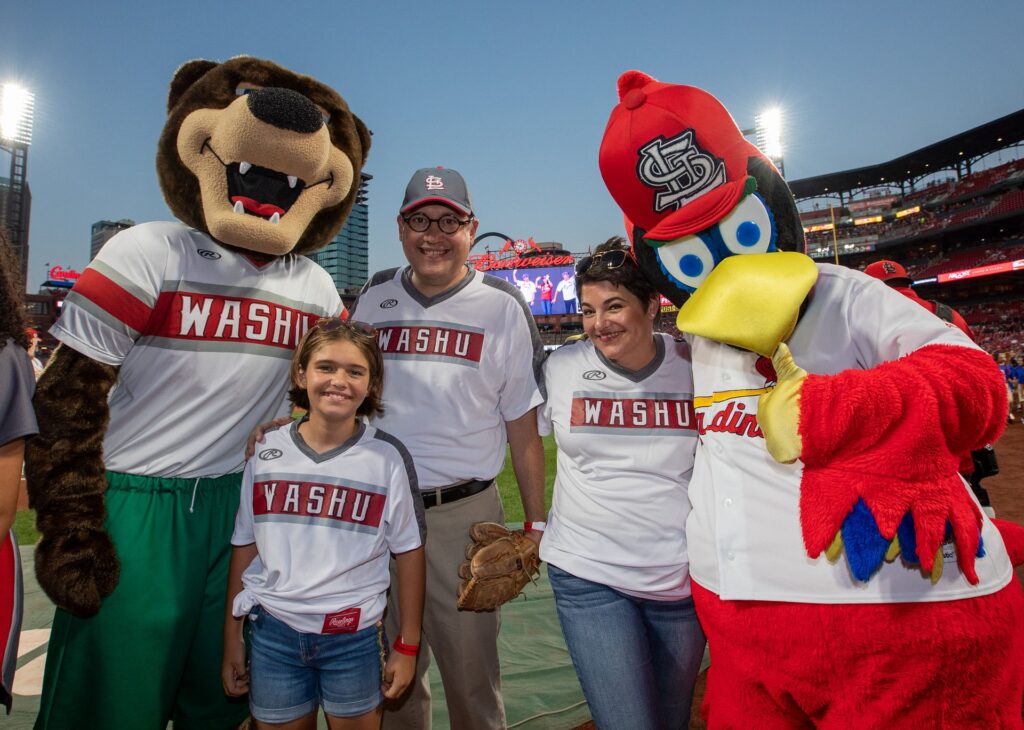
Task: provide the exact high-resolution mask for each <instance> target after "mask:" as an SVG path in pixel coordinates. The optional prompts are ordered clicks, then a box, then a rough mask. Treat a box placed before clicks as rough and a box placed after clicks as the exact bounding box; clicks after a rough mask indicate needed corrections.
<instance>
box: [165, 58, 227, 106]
mask: <svg viewBox="0 0 1024 730" xmlns="http://www.w3.org/2000/svg"><path fill="white" fill-rule="evenodd" d="M219 65H220V64H219V63H217V62H215V61H206V60H204V59H201V58H200V59H196V60H194V61H189V62H187V63H183V64H182V65H181V66H179V67H178V70H177V71H175V72H174V78H172V79H171V90H170V91H169V92H168V94H167V111H168V112H170V111H171V110H172V109H173V108H174V107H175V106H176V105H177V104H178V100H179V99H180V98H181V95H182V94H184V93H185V91H186V90H187V89H188V88H189V87H191V86H192V85H193V84H194V83H195V82H196V81H198V80H199V79H200V78H202V76H203V75H204V74H206V72H207V71H209V70H210V69H212V68H216V67H217V66H219Z"/></svg>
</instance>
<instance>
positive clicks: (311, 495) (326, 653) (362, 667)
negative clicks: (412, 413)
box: [222, 319, 424, 730]
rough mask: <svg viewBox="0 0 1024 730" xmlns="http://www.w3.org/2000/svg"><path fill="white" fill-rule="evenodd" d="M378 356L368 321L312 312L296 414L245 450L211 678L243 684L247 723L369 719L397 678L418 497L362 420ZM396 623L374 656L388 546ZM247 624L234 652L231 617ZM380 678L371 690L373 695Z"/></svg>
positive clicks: (372, 394) (411, 588)
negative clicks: (398, 597) (388, 645)
mask: <svg viewBox="0 0 1024 730" xmlns="http://www.w3.org/2000/svg"><path fill="white" fill-rule="evenodd" d="M383 379H384V363H383V360H382V358H381V356H380V350H379V348H378V347H377V344H376V341H375V339H374V333H373V331H372V330H371V329H369V328H366V329H365V330H364V329H362V328H360V327H359V326H358V325H357V324H353V323H349V322H343V321H342V320H340V319H322V320H320V321H319V322H318V323H317V324H316V325H315V326H314V327H313V328H312V329H310V330H309V332H307V334H306V335H305V337H303V339H302V342H301V343H300V344H299V346H298V348H297V349H296V351H295V355H294V357H293V359H292V367H291V382H292V388H291V392H290V396H291V400H292V403H294V404H295V405H296V406H298V407H300V408H305V409H306V410H307V411H308V415H307V416H306V417H304V418H302V419H301V420H300V421H296V422H294V423H293V424H292V425H291V426H290V427H288V428H287V429H281V430H279V431H276V432H274V433H272V434H270V435H269V437H268V438H267V440H266V445H265V447H264V448H262V449H260V451H259V453H257V454H256V455H255V456H254V457H253V458H252V459H250V460H249V461H248V463H247V464H246V468H245V474H244V477H243V480H242V489H241V500H240V503H239V507H238V515H237V517H236V519H235V530H234V535H233V536H232V538H231V542H232V545H234V548H233V550H232V556H231V570H230V573H229V577H228V597H229V603H228V607H227V610H226V615H225V619H224V661H223V665H222V680H223V683H224V689H225V691H226V692H227V693H228V694H229V695H231V696H236V697H237V696H241V695H243V694H245V693H246V692H248V693H249V706H250V708H251V710H252V715H253V718H254V719H255V720H256V726H257V728H263V727H273V726H280V725H281V724H282V723H287V724H288V727H314V726H315V724H316V712H317V707H318V706H321V707H323V709H324V713H325V714H326V715H327V722H328V725H329V727H331V728H332V730H359V729H360V728H365V729H366V730H371V729H375V728H377V727H378V726H379V725H380V705H381V702H382V700H383V697H384V696H386V697H397V696H399V695H400V694H401V693H402V692H403V691H404V690H405V689H406V688H407V687H408V685H409V682H410V681H411V680H412V677H413V673H414V670H415V663H416V654H417V652H418V650H419V637H420V618H421V615H422V612H423V581H424V560H423V537H424V534H423V533H424V527H423V506H422V500H421V498H420V495H419V490H418V489H417V487H416V472H415V469H414V468H413V465H412V458H411V457H410V456H409V452H408V451H406V450H405V447H404V446H403V445H402V443H401V442H400V441H399V440H398V439H396V438H395V437H394V436H391V435H390V434H388V433H386V432H384V431H381V430H379V429H376V428H374V427H373V426H367V425H366V424H365V423H364V422H363V420H362V417H364V416H369V415H372V414H375V413H380V412H381V410H382V408H381V390H382V387H383ZM391 553H394V554H395V556H396V562H397V565H398V582H399V584H400V585H401V586H402V598H403V603H402V606H401V632H400V633H399V634H398V635H397V636H395V639H394V646H393V649H394V651H393V653H392V654H391V656H390V657H389V658H388V659H387V661H386V663H385V662H384V652H385V638H384V636H383V626H382V623H381V618H382V616H383V614H384V606H385V603H386V592H387V588H388V583H389V581H390V576H389V572H388V560H389V555H390V554H391ZM246 617H248V623H249V626H250V630H251V637H252V657H251V663H250V664H247V663H246V648H245V642H244V640H243V638H242V628H243V624H244V622H245V619H246ZM382 679H383V688H384V690H385V691H384V693H383V696H382V692H381V688H382Z"/></svg>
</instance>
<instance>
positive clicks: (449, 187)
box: [398, 167, 473, 215]
mask: <svg viewBox="0 0 1024 730" xmlns="http://www.w3.org/2000/svg"><path fill="white" fill-rule="evenodd" d="M429 203H440V204H441V205H447V206H448V207H449V208H453V209H454V210H456V211H458V212H460V213H465V214H466V215H473V200H472V198H470V197H469V190H468V189H467V188H466V181H465V180H463V179H462V175H460V174H459V173H458V172H456V171H455V170H450V169H448V168H447V167H424V168H423V169H421V170H417V171H416V172H414V173H413V175H412V179H411V180H409V184H408V185H406V187H405V200H404V201H402V207H401V208H400V209H399V211H398V212H399V213H406V212H408V211H410V210H412V209H413V208H418V207H419V206H421V205H427V204H429Z"/></svg>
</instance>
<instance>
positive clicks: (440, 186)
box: [423, 175, 444, 190]
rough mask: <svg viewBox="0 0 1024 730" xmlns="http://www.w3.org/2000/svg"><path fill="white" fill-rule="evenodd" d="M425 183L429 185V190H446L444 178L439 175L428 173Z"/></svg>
mask: <svg viewBox="0 0 1024 730" xmlns="http://www.w3.org/2000/svg"><path fill="white" fill-rule="evenodd" d="M423 183H424V184H425V185H426V186H427V190H444V180H443V179H441V178H439V177H438V176H437V175H427V179H426V180H424V181H423Z"/></svg>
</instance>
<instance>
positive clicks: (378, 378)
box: [288, 318, 384, 417]
mask: <svg viewBox="0 0 1024 730" xmlns="http://www.w3.org/2000/svg"><path fill="white" fill-rule="evenodd" d="M331 342H351V343H352V344H353V345H355V346H356V347H357V348H359V351H360V352H361V353H363V356H364V357H365V358H366V362H367V363H369V365H370V385H369V387H368V388H367V389H366V399H365V400H363V402H362V403H361V404H360V405H359V408H357V409H356V415H357V416H368V417H372V416H379V415H382V414H383V413H384V406H383V404H382V403H381V394H382V393H383V391H384V357H383V356H382V355H381V354H380V347H378V346H377V337H376V335H375V333H374V332H373V329H372V328H371V327H369V325H365V324H362V323H361V322H345V321H343V320H340V319H336V318H333V319H321V320H319V321H318V322H317V323H316V324H315V325H313V326H312V327H310V328H309V330H308V331H307V332H306V334H305V335H303V337H302V341H301V342H299V346H298V347H297V348H295V354H294V355H293V356H292V368H291V381H292V387H291V390H289V391H288V398H289V399H290V400H291V402H292V404H293V405H295V406H296V407H298V408H305V409H306V410H309V394H308V393H307V392H306V389H305V388H300V387H299V371H300V370H301V371H305V370H307V369H308V368H309V360H310V358H311V357H313V353H314V352H316V351H317V349H319V348H320V347H323V346H324V345H327V344H330V343H331Z"/></svg>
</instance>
